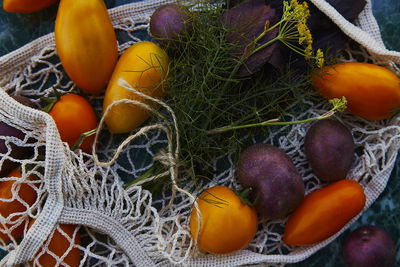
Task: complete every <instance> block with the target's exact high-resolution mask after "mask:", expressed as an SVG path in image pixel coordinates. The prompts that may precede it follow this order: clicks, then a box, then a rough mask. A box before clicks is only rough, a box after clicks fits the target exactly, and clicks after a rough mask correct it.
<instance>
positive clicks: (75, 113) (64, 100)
mask: <svg viewBox="0 0 400 267" xmlns="http://www.w3.org/2000/svg"><path fill="white" fill-rule="evenodd" d="M49 114H50V116H52V117H53V119H54V121H55V123H56V126H57V129H58V131H59V133H60V137H61V140H62V141H63V142H67V143H68V145H69V146H70V147H72V146H73V145H74V144H75V143H76V142H77V141H78V139H79V138H80V136H81V134H82V133H84V132H87V131H90V130H93V129H95V128H97V126H98V121H97V117H96V113H95V112H94V110H93V108H92V106H91V105H90V103H89V102H88V101H87V100H86V99H85V98H84V97H82V96H80V95H77V94H72V93H70V94H66V95H63V96H61V98H60V99H59V100H58V101H57V102H56V103H55V104H54V106H53V108H52V109H51V110H50V112H49ZM93 142H94V135H91V136H89V137H87V138H86V139H85V140H84V141H83V143H82V145H81V149H82V151H84V152H86V153H91V152H92V146H93Z"/></svg>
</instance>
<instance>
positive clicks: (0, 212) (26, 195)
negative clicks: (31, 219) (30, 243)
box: [0, 168, 37, 243]
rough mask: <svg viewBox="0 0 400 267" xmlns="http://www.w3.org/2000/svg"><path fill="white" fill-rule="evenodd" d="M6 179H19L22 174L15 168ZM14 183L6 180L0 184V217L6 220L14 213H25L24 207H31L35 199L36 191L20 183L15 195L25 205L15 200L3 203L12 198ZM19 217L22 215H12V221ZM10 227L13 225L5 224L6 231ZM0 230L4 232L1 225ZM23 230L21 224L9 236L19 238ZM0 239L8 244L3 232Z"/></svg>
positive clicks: (25, 208) (23, 226) (30, 178)
mask: <svg viewBox="0 0 400 267" xmlns="http://www.w3.org/2000/svg"><path fill="white" fill-rule="evenodd" d="M7 177H19V178H21V177H22V174H21V172H20V171H19V169H18V168H17V169H14V170H13V171H11V172H10V174H8V175H7ZM28 179H29V180H33V179H34V177H33V176H32V177H29V178H28ZM15 183H18V182H17V181H16V180H8V181H7V180H6V181H1V182H0V199H2V200H0V216H1V217H3V218H7V217H8V216H10V215H11V214H13V213H16V212H25V211H26V210H27V207H26V206H25V205H28V206H32V205H33V204H34V203H35V201H36V199H37V193H36V190H35V189H34V188H33V187H32V186H30V185H29V184H28V183H24V182H22V183H20V186H19V189H18V191H16V193H18V196H19V197H20V198H21V199H22V200H23V202H25V204H24V203H22V202H20V201H19V200H18V199H16V198H15V199H14V200H12V201H4V200H8V199H10V200H11V199H12V198H13V189H12V188H13V186H14V184H15ZM21 216H22V215H14V216H13V218H12V221H16V220H17V219H18V218H20V217H21ZM12 226H13V224H11V223H10V224H6V227H7V228H8V229H10V228H11V227H12ZM0 229H1V230H5V229H4V226H3V225H2V224H1V225H0ZM24 229H25V223H21V224H20V225H18V226H17V227H15V228H14V229H13V230H12V231H11V233H10V234H11V236H12V237H13V238H14V239H16V238H19V237H21V236H22V235H23V232H24ZM0 239H1V240H3V242H5V243H8V242H9V241H10V237H9V236H8V235H7V234H5V233H3V232H0Z"/></svg>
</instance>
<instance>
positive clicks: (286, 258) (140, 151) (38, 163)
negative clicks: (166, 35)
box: [0, 0, 400, 266]
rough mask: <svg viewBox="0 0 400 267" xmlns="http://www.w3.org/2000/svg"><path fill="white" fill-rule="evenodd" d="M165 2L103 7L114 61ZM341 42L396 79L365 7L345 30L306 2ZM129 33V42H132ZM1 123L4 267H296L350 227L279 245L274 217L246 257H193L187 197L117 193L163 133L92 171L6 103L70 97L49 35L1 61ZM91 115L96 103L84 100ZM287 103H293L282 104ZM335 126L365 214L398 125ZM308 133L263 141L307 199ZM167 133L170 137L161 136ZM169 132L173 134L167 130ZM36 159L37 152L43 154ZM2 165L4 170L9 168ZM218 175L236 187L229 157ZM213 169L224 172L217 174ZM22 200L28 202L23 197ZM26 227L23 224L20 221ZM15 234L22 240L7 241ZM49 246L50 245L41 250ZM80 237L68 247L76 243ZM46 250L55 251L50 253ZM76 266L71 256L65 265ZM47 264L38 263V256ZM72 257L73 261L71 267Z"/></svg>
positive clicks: (103, 151) (390, 163)
mask: <svg viewBox="0 0 400 267" xmlns="http://www.w3.org/2000/svg"><path fill="white" fill-rule="evenodd" d="M170 2H172V1H170V0H162V1H154V0H147V1H142V2H138V3H132V4H128V5H123V6H120V7H116V8H113V9H111V10H109V13H110V17H111V20H112V22H113V25H114V27H115V30H116V32H117V36H118V42H119V53H120V54H121V53H122V52H123V51H124V50H125V49H126V48H128V47H129V46H130V45H132V44H133V43H135V42H139V41H142V40H145V39H149V37H148V35H147V28H148V23H149V18H150V15H151V14H152V13H153V11H154V10H155V9H156V8H157V7H158V6H159V5H162V4H166V3H170ZM311 2H313V3H314V4H315V5H316V6H317V7H318V8H320V9H321V10H322V11H323V12H324V13H326V14H327V15H328V16H329V17H330V18H331V19H332V20H333V21H334V22H335V23H336V24H337V25H338V26H339V27H340V28H341V29H342V30H343V31H344V32H345V33H346V34H348V35H349V36H350V37H351V38H352V39H353V40H354V41H356V42H358V43H359V44H360V45H361V50H357V51H351V50H348V53H349V55H350V60H352V59H353V58H352V56H354V55H356V54H361V55H362V56H363V58H364V59H365V60H366V61H367V60H368V61H372V62H374V63H377V64H380V65H384V66H386V67H388V68H391V69H393V70H395V66H396V65H395V64H396V63H399V62H400V54H399V53H397V52H395V51H388V50H386V49H385V47H384V45H383V42H382V40H381V37H380V32H379V27H378V26H377V24H376V21H375V19H374V17H373V15H372V11H371V3H370V2H368V3H367V5H366V7H365V10H364V11H363V12H362V13H361V14H360V17H359V18H358V20H357V21H356V24H355V25H353V24H351V23H349V22H348V21H346V20H344V19H343V17H341V16H340V14H338V13H337V12H335V10H334V9H332V7H331V6H330V5H329V4H327V3H326V2H325V1H322V0H318V1H317V0H312V1H311ZM138 36H140V37H138ZM0 86H1V87H2V90H0V121H1V122H2V123H6V124H8V125H9V126H11V127H13V128H14V129H16V130H17V131H18V132H19V135H15V136H1V137H0V138H1V139H0V141H1V142H2V143H4V145H5V147H6V150H5V151H6V152H5V153H1V161H0V165H1V166H2V168H4V166H8V165H10V164H11V165H13V166H14V165H16V166H20V167H22V168H21V170H22V173H21V175H20V176H21V177H17V176H16V175H15V174H14V175H11V176H9V177H3V178H0V181H1V183H2V184H1V185H2V186H4V185H5V184H7V185H8V186H9V188H11V190H9V191H10V192H11V194H10V196H9V197H8V198H4V199H0V201H5V202H13V204H14V205H15V206H18V210H11V212H9V214H7V213H6V212H4V211H2V214H3V216H0V231H1V232H0V237H1V238H0V239H1V242H0V246H1V248H2V249H4V250H6V251H8V253H7V255H6V256H5V257H4V258H3V260H2V261H1V265H2V266H3V265H4V266H14V265H17V264H20V263H24V264H26V265H28V266H29V265H34V266H40V264H41V263H43V262H44V261H47V262H52V265H54V266H69V265H71V266H76V265H75V264H76V262H78V263H80V266H168V265H174V264H178V265H189V266H244V265H256V264H260V263H262V264H263V266H266V265H271V266H282V265H284V264H285V263H292V262H298V261H301V260H303V259H305V258H307V257H309V256H310V255H312V254H313V253H315V252H316V251H318V250H319V249H321V248H322V247H324V246H326V245H327V244H328V243H330V242H331V241H332V240H334V239H335V238H336V237H337V236H338V235H340V234H341V233H342V232H343V231H344V230H345V229H346V228H347V227H348V226H349V225H351V223H352V222H354V221H355V220H356V219H357V217H356V218H354V219H353V220H352V221H351V222H349V224H348V225H346V226H345V227H344V228H343V229H342V230H341V231H340V232H339V233H337V234H336V235H334V236H332V237H331V238H329V239H328V240H325V241H323V242H321V243H318V244H315V245H313V246H308V247H289V246H287V245H286V244H284V243H283V241H282V232H283V229H284V225H285V221H286V218H285V219H281V220H275V221H270V220H266V221H260V225H259V231H258V232H257V234H256V236H255V238H254V240H253V241H252V242H251V243H250V244H249V246H248V247H246V248H245V249H243V250H241V251H239V252H236V253H233V254H229V255H222V256H221V255H218V256H217V255H210V254H206V253H203V252H201V251H198V250H196V249H195V246H194V241H193V240H192V239H191V237H190V233H189V230H188V219H189V215H190V211H191V208H192V205H193V199H191V198H190V197H188V196H187V195H186V194H184V193H182V192H179V191H178V192H176V196H175V198H174V201H173V202H172V205H171V206H168V204H169V203H170V200H171V198H172V197H173V196H174V195H175V194H173V192H171V190H170V188H167V187H166V188H165V189H164V190H161V193H159V194H157V195H152V194H151V193H150V192H149V191H147V190H145V189H143V188H142V187H141V186H138V185H134V186H131V187H129V188H128V189H125V188H124V184H125V183H126V182H127V181H129V180H133V179H135V178H136V177H138V176H140V174H142V173H143V172H145V171H146V170H148V169H149V168H150V167H151V165H152V159H153V158H154V157H155V156H156V155H157V153H158V152H159V151H160V149H161V148H164V147H166V146H168V145H169V141H168V139H167V138H166V137H165V132H164V131H163V130H162V129H154V130H150V131H149V132H146V134H145V135H140V136H138V138H135V139H134V140H132V141H131V142H129V143H128V144H127V145H126V146H125V147H124V148H123V150H122V153H121V154H120V155H119V157H118V159H117V160H116V161H115V162H114V163H113V164H112V165H110V166H100V165H99V164H96V162H95V160H94V157H93V155H89V154H86V153H83V152H82V151H80V150H76V151H75V152H73V151H71V150H70V149H69V148H68V145H67V144H64V143H62V142H61V140H60V137H59V134H58V131H57V128H56V126H55V123H54V121H53V120H52V118H51V117H50V116H49V115H48V114H47V113H45V112H42V111H39V110H37V109H32V108H29V107H26V106H23V105H21V104H20V103H18V102H17V101H15V100H14V99H12V98H11V97H10V95H24V96H27V97H29V98H30V99H31V100H32V101H33V102H35V103H39V101H40V98H42V97H46V96H51V95H52V93H53V90H52V88H53V87H56V88H57V89H58V90H59V91H60V92H61V93H66V92H76V90H77V88H76V87H75V85H74V84H73V82H72V81H71V80H70V79H69V78H68V77H67V76H66V74H65V72H64V70H63V68H62V66H61V63H60V62H59V59H58V57H57V54H56V51H55V42H54V34H49V35H46V36H43V37H42V38H39V39H37V40H35V41H33V42H32V43H29V44H28V45H26V46H24V47H22V48H21V49H18V50H16V51H15V52H13V53H11V54H8V55H5V56H3V57H2V58H0ZM90 101H91V103H93V105H94V107H95V108H96V109H97V110H98V111H99V112H101V106H102V96H99V97H93V96H92V97H90ZM293 105H296V103H293ZM303 105H305V107H307V108H306V109H305V110H306V112H304V113H302V114H296V115H293V116H292V117H291V119H293V120H298V119H304V118H309V117H312V116H317V115H321V114H323V113H324V112H326V111H328V110H329V105H328V103H325V102H321V103H314V102H308V101H306V100H304V103H303ZM336 119H338V120H340V121H341V122H342V123H344V124H345V125H346V126H348V128H349V129H351V131H352V134H353V136H354V139H355V144H356V147H357V149H356V151H357V153H356V155H355V161H354V164H353V168H352V170H351V171H350V173H349V174H348V178H349V179H354V180H357V181H359V182H360V183H361V185H362V186H363V188H364V190H365V193H366V196H367V204H366V207H365V209H367V208H368V207H369V206H370V205H371V204H372V203H373V202H374V201H375V200H376V198H377V197H378V196H379V194H380V193H381V192H382V191H383V189H384V188H385V186H386V183H387V181H388V179H389V176H390V173H391V170H392V169H393V167H394V163H395V159H396V156H397V153H398V148H399V145H400V143H399V141H400V140H399V139H400V126H399V125H400V117H399V116H394V117H392V118H390V119H387V120H382V121H367V120H363V119H360V118H357V117H354V116H352V115H351V114H348V113H344V114H341V115H340V117H337V118H336ZM308 126H309V125H303V124H299V125H295V126H290V127H289V126H287V127H281V128H278V129H277V130H276V131H273V132H271V134H270V135H269V136H267V137H265V138H264V139H263V140H255V139H254V140H253V142H254V143H255V142H264V143H270V144H274V145H276V146H278V147H280V148H281V149H283V150H284V151H285V152H286V153H287V154H288V155H289V156H290V157H291V158H292V160H293V162H294V164H295V166H296V167H297V169H298V170H299V172H300V175H301V177H302V178H303V179H304V183H305V186H306V193H309V192H311V191H313V190H315V189H317V188H319V187H321V186H322V185H321V182H320V181H319V179H317V178H316V177H315V175H314V174H313V172H312V171H311V169H310V167H309V165H308V163H307V160H306V157H305V155H304V152H303V150H302V146H301V144H302V143H303V141H304V136H305V133H306V131H307V128H308ZM172 131H173V129H172ZM173 134H176V133H173ZM124 138H125V137H124V136H122V137H121V136H114V135H110V134H107V133H104V134H101V135H100V136H99V139H98V148H97V151H96V155H97V157H98V158H99V159H100V160H107V159H110V158H112V157H113V156H114V155H115V151H116V148H117V147H118V145H119V144H121V142H122V141H123V140H124ZM15 147H19V148H20V149H25V150H29V151H30V153H29V156H28V157H19V156H17V155H14V154H12V153H11V151H12V150H13V149H15ZM42 155H45V157H43V156H42ZM11 165H10V166H11ZM214 166H215V169H218V172H216V174H215V177H213V179H212V181H213V182H208V183H207V184H204V185H203V186H202V187H210V186H212V185H214V184H222V185H227V186H229V187H231V188H235V189H238V188H240V185H239V184H237V181H236V179H235V174H234V172H235V170H234V164H233V158H232V155H230V154H229V153H228V154H227V155H223V156H221V158H218V159H216V160H215V163H214ZM221 166H223V167H221ZM198 188H199V185H198V184H196V185H195V184H194V182H193V181H185V183H184V185H183V186H182V189H184V190H185V191H187V192H191V193H192V194H193V195H196V194H197V193H199V192H197V191H196V190H197V189H198ZM29 195H32V196H33V197H31V198H29ZM29 218H30V219H29ZM17 232H20V233H22V236H23V238H21V237H17V236H18V234H17ZM51 240H56V241H57V244H56V245H54V244H52V241H51ZM78 240H79V242H78ZM54 247H59V248H60V250H59V251H58V252H56V251H55V250H54ZM74 255H78V258H77V259H76V256H74ZM44 257H46V258H44ZM74 257H75V258H74Z"/></svg>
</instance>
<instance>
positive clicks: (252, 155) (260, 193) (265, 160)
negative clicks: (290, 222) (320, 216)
mask: <svg viewBox="0 0 400 267" xmlns="http://www.w3.org/2000/svg"><path fill="white" fill-rule="evenodd" d="M237 177H238V180H239V182H240V184H241V185H242V186H243V187H245V188H248V187H251V188H252V192H251V194H252V195H251V199H252V200H256V205H255V207H256V209H257V211H258V212H259V213H260V215H261V217H262V218H265V219H271V220H273V219H280V218H283V217H285V216H286V215H287V214H288V213H289V212H291V211H293V210H294V209H295V208H296V207H297V206H298V205H299V204H300V202H301V201H302V200H303V198H304V193H305V192H304V183H303V180H302V178H301V177H300V174H299V172H298V171H297V169H296V167H295V166H294V164H293V162H292V160H291V159H290V157H289V156H288V155H287V154H286V153H285V152H284V151H283V150H281V149H279V148H277V147H275V146H273V145H269V144H255V145H252V146H250V147H248V148H247V149H245V150H244V151H243V152H242V154H241V155H240V158H239V161H238V165H237Z"/></svg>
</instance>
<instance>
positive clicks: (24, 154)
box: [0, 96, 36, 177]
mask: <svg viewBox="0 0 400 267" xmlns="http://www.w3.org/2000/svg"><path fill="white" fill-rule="evenodd" d="M12 98H14V99H15V100H17V101H18V102H20V103H21V104H23V105H26V106H29V107H32V108H35V107H36V106H35V104H34V103H33V102H32V101H31V100H30V99H29V98H27V97H24V96H12ZM0 136H2V137H3V138H0V153H1V154H6V153H8V151H9V150H10V153H9V154H8V156H9V157H11V158H13V159H27V158H29V157H31V156H32V154H33V148H32V147H30V146H17V145H16V144H15V143H13V142H12V141H11V140H10V141H9V142H8V144H9V147H10V149H9V148H8V147H7V142H6V138H4V137H15V138H18V139H20V140H24V139H25V134H24V133H23V132H22V131H21V130H19V129H17V128H15V127H13V126H11V125H8V124H7V123H5V122H3V121H1V122H0ZM27 142H29V143H32V142H34V140H32V139H31V138H30V139H29V140H27ZM2 158H3V155H0V160H1V159H2ZM18 165H19V164H18V162H16V161H13V160H10V159H5V160H4V161H3V163H2V164H1V166H0V177H5V176H7V175H8V174H9V173H10V172H11V171H12V170H13V169H15V168H16V167H17V166H18Z"/></svg>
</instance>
